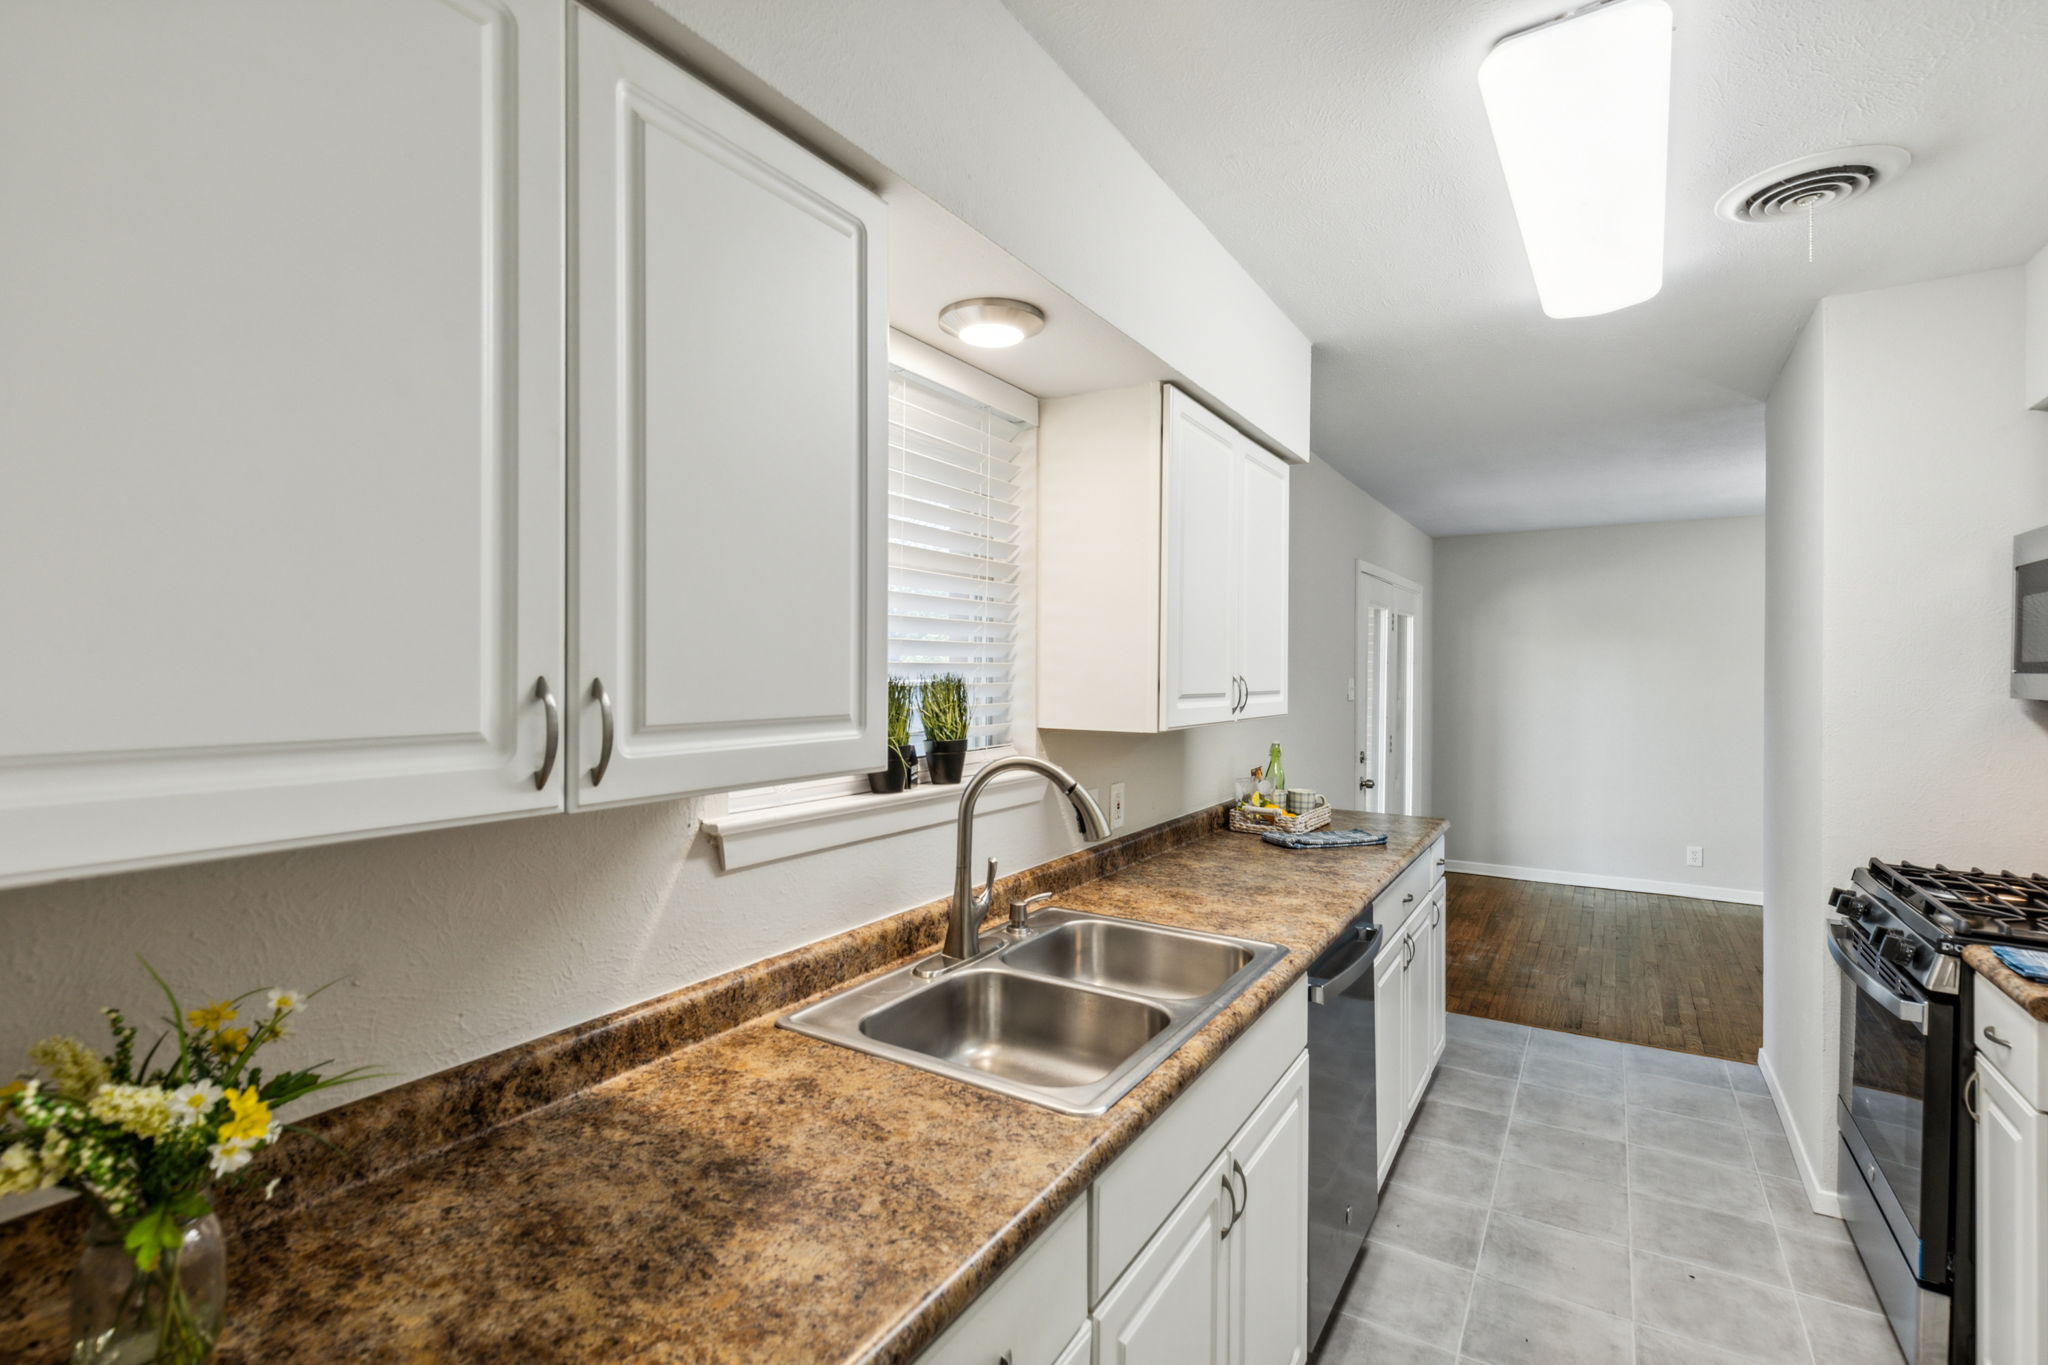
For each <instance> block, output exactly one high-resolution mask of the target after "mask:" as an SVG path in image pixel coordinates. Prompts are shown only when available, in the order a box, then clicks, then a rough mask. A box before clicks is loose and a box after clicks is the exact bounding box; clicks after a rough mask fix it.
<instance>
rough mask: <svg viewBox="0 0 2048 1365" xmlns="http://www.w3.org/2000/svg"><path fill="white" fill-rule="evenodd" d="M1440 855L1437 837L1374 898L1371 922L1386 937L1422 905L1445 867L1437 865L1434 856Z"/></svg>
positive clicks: (1391, 935)
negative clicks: (1380, 929) (1381, 930)
mask: <svg viewBox="0 0 2048 1365" xmlns="http://www.w3.org/2000/svg"><path fill="white" fill-rule="evenodd" d="M1443 856H1444V841H1443V840H1441V839H1438V840H1437V841H1436V842H1435V843H1433V844H1431V845H1430V846H1429V847H1428V848H1426V849H1424V850H1423V851H1422V853H1421V855H1420V856H1419V857H1417V858H1416V859H1415V861H1414V862H1412V863H1410V864H1408V866H1406V867H1404V868H1402V869H1401V875H1400V876H1398V877H1396V878H1394V880H1393V881H1392V882H1390V883H1388V885H1387V889H1386V890H1384V891H1382V892H1380V894H1379V895H1378V896H1376V897H1374V898H1373V913H1372V918H1373V922H1374V923H1376V924H1378V925H1380V926H1381V928H1382V929H1383V930H1384V932H1385V936H1386V937H1387V938H1391V937H1393V936H1394V935H1395V934H1396V933H1398V932H1400V930H1401V928H1402V927H1403V926H1404V925H1406V924H1407V923H1408V920H1409V919H1410V917H1411V916H1413V915H1414V914H1415V912H1416V911H1417V910H1419V909H1421V908H1422V903H1423V902H1424V901H1425V900H1427V899H1429V889H1430V888H1431V887H1433V886H1435V885H1436V883H1437V880H1438V879H1439V878H1440V877H1442V876H1443V871H1444V870H1443V869H1442V868H1441V867H1438V866H1437V859H1439V858H1441V857H1443ZM1382 941H1384V940H1382Z"/></svg>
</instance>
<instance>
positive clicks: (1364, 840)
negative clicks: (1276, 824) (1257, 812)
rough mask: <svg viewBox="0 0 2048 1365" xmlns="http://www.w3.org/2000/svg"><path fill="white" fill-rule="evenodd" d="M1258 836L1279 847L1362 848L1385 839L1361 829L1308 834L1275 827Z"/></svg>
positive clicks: (1322, 831)
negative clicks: (1269, 831) (1292, 832)
mask: <svg viewBox="0 0 2048 1365" xmlns="http://www.w3.org/2000/svg"><path fill="white" fill-rule="evenodd" d="M1259 837H1260V838H1262V839H1264V840H1265V841H1266V842H1267V843H1269V844H1278V845H1279V846H1280V847H1281V848H1364V847H1367V846H1369V845H1372V844H1384V843H1385V842H1386V841H1387V836H1386V835H1384V834H1367V833H1366V832H1365V831H1364V830H1362V829H1319V830H1316V831H1314V832H1313V833H1310V834H1289V833H1287V831H1285V830H1279V829H1276V830H1274V831H1272V832H1271V833H1269V834H1262V835H1260V836H1259Z"/></svg>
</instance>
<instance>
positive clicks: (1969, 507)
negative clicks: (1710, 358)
mask: <svg viewBox="0 0 2048 1365" xmlns="http://www.w3.org/2000/svg"><path fill="white" fill-rule="evenodd" d="M2023 291H2024V275H2023V272H2022V271H2021V270H2020V269H2018V268H2014V269H2010V270H1998V271H1989V272H1984V273H1980V274H1974V275H1964V276H1959V277H1956V278H1953V279H1945V280H1935V281H1932V282H1929V283H1926V284H1916V285H1908V286H1904V287H1901V288H1897V289H1885V290H1877V291H1873V292H1870V293H1864V294H1850V295H1842V296H1838V297H1834V298H1830V299H1828V300H1826V301H1825V302H1823V303H1822V305H1821V308H1820V311H1819V314H1818V316H1817V318H1816V320H1815V322H1814V323H1812V324H1810V325H1809V327H1808V330H1807V333H1806V335H1805V337H1804V338H1803V339H1802V341H1801V343H1800V346H1799V348H1798V349H1797V350H1795V352H1794V353H1793V357H1792V360H1791V362H1790V364H1788V366H1787V368H1786V371H1785V373H1784V375H1783V376H1781V378H1780V380H1779V384H1778V388H1777V390H1776V391H1774V392H1773V394H1772V398H1771V406H1772V423H1771V447H1770V456H1769V458H1770V462H1771V468H1772V474H1771V477H1772V483H1771V499H1772V502H1771V511H1770V517H1771V520H1772V523H1773V525H1772V528H1771V544H1772V549H1773V553H1772V559H1771V583H1770V592H1771V595H1772V603H1773V612H1774V613H1782V614H1781V615H1777V616H1775V617H1774V622H1773V625H1774V629H1773V631H1772V646H1773V649H1772V653H1773V658H1772V663H1771V672H1770V676H1771V688H1772V693H1771V697H1770V702H1769V704H1770V706H1771V707H1772V709H1773V712H1774V715H1773V727H1772V741H1773V778H1774V781H1775V780H1777V779H1778V778H1779V777H1780V776H1781V770H1782V775H1783V776H1784V777H1785V778H1787V779H1789V785H1788V787H1787V789H1786V790H1785V791H1782V792H1780V793H1779V798H1780V805H1779V807H1778V808H1777V809H1776V810H1774V813H1773V820H1772V829H1771V837H1772V840H1773V843H1774V848H1773V853H1772V863H1773V869H1774V871H1773V877H1772V886H1771V898H1770V899H1769V900H1768V901H1767V902H1766V905H1765V914H1764V918H1765V935H1766V943H1767V954H1768V956H1767V957H1766V961H1765V978H1764V979H1765V992H1766V1003H1765V1036H1764V1051H1765V1054H1766V1056H1767V1057H1768V1059H1769V1062H1770V1065H1771V1068H1772V1070H1773V1072H1774V1073H1775V1074H1776V1076H1777V1077H1778V1080H1779V1082H1780V1093H1781V1096H1782V1098H1783V1101H1784V1108H1785V1109H1786V1110H1787V1113H1788V1117H1790V1118H1791V1119H1792V1120H1793V1125H1794V1126H1795V1127H1796V1128H1797V1129H1798V1130H1799V1131H1798V1133H1797V1135H1796V1136H1797V1139H1798V1140H1799V1142H1800V1143H1801V1145H1802V1147H1803V1149H1804V1150H1803V1156H1804V1158H1805V1160H1806V1161H1807V1162H1808V1164H1809V1168H1810V1170H1811V1171H1812V1173H1813V1177H1814V1180H1815V1182H1816V1183H1818V1184H1819V1185H1820V1186H1821V1187H1822V1188H1823V1190H1824V1191H1825V1190H1826V1189H1829V1188H1831V1187H1832V1184H1833V1175H1834V1165H1835V1163H1834V1150H1835V1148H1834V1144H1835V1138H1834V1124H1833V1111H1832V1105H1833V1096H1834V1085H1835V1067H1836V1064H1837V1060H1836V1059H1837V1052H1838V1048H1837V1043H1838V1039H1837V1037H1836V1028H1835V1025H1834V1022H1833V1014H1832V1011H1833V1009H1834V1003H1833V1002H1834V1000H1835V987H1836V983H1835V981H1834V971H1833V969H1832V967H1831V966H1830V965H1829V964H1828V960H1827V957H1826V952H1825V949H1824V947H1823V944H1822V938H1821V935H1822V931H1823V925H1824V923H1825V920H1826V915H1827V904H1826V899H1825V897H1826V893H1827V890H1828V888H1829V887H1830V886H1831V885H1834V884H1837V883H1839V882H1841V881H1842V880H1843V879H1844V878H1846V877H1847V876H1848V874H1849V873H1850V872H1851V871H1852V870H1853V869H1854V868H1855V867H1856V866H1857V865H1858V864H1860V863H1862V862H1863V861H1864V860H1865V859H1868V858H1871V857H1883V858H1887V859H1896V858H1910V859H1913V860H1914V861H1917V862H1930V863H1931V862H1937V861H1939V862H1946V863H1950V864H1964V865H1969V864H1981V865H1983V866H1986V867H1994V868H1997V867H2011V868H2016V869H2019V870H2023V871H2040V870H2043V869H2048V840H2044V838H2043V835H2042V831H2043V829H2044V828H2048V705H2044V704H2040V703H2030V702H2017V701H2013V700H2011V699H2010V698H2009V697H2008V696H2007V695H2006V684H2007V671H2008V667H2009V662H2008V661H2009V659H2010V651H2011V637H2010V632H2011V629H2012V619H2011V617H2012V607H2011V597H2012V537H2013V535H2014V534H2015V533H2017V532H2020V531H2024V530H2028V529H2031V528H2033V527H2035V526H2039V525H2041V524H2042V523H2044V522H2048V416H2044V415H2043V414H2041V413H2036V412H2029V411H2027V410H2026V409H2025V408H2024V407H2023V406H2022V404H2021V403H2020V401H2019V400H2018V396H2017V395H2018V392H2019V390H2018V388H2017V387H2016V378H2017V376H2018V375H2019V374H2020V373H2021V366H2022V364H2023V349H2024V347H2023V332H2024V324H2023V312H2024V310H2023ZM1816 409H1817V411H1818V416H1817V418H1816ZM1781 489H1783V490H1784V492H1785V499H1784V501H1783V502H1780V501H1779V493H1780V490H1781ZM1816 557H1817V562H1816ZM1781 597H1782V598H1783V601H1782V603H1781V601H1780V599H1781ZM1816 599H1817V610H1816ZM1816 763H1817V765H1818V780H1817V781H1816V780H1814V779H1813V777H1812V775H1811V770H1812V768H1813V766H1814V765H1815V764H1816Z"/></svg>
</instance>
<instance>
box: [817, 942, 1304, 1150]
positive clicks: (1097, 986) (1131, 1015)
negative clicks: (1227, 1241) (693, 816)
mask: <svg viewBox="0 0 2048 1365" xmlns="http://www.w3.org/2000/svg"><path fill="white" fill-rule="evenodd" d="M1027 930H1028V932H1027V933H1026V934H1025V935H1024V936H1023V937H1022V938H1017V937H1014V936H1013V935H1012V933H1011V931H1009V930H996V931H994V932H993V933H991V935H990V938H991V943H990V949H989V951H988V952H986V953H984V954H983V955H982V956H981V957H978V958H976V959H974V960H973V961H972V962H966V963H962V964H960V965H958V966H956V967H953V968H951V969H950V970H948V971H945V972H944V973H942V974H940V975H938V976H932V977H922V976H919V975H917V971H916V967H915V966H908V967H899V968H897V969H896V970H894V971H891V972H886V973H884V974H883V975H881V976H878V977H874V978H872V979H870V980H867V981H862V982H859V983H857V984H855V985H852V986H848V987H846V988H845V989H844V990H840V991H837V992H835V993H833V994H831V995H828V996H826V997H825V998H824V999H822V1000H818V1001H815V1002H813V1003H812V1004H809V1005H806V1006H804V1007H803V1008H802V1009H800V1010H797V1011H795V1012H794V1013H791V1014H786V1015H784V1016H783V1017H782V1018H781V1019H780V1020H778V1021H777V1022H778V1023H780V1024H781V1026H782V1027H783V1028H786V1029H790V1030H793V1031H794V1032H797V1033H802V1034H805V1035H807V1036H809V1037H812V1038H820V1039H823V1040H824V1041H826V1042H828V1043H836V1044H838V1045H839V1046H841V1047H847V1048H852V1049H854V1050H855V1051H857V1052H866V1053H871V1054H873V1055H874V1056H877V1057H887V1058H889V1059H890V1060H891V1061H896V1062H901V1063H903V1064H904V1065H906V1066H914V1067H917V1068H918V1069H920V1070H923V1071H932V1072H936V1073H938V1074H939V1075H942V1076H949V1077H951V1078H953V1079H954V1080H958V1081H963V1082H965V1083H967V1084H968V1085H975V1086H980V1087H981V1088H982V1089H984V1090H994V1091H997V1092H999V1093H1002V1094H1005V1095H1012V1096H1015V1097H1016V1098H1018V1099H1021V1100H1028V1101H1030V1102H1031V1103H1032V1104H1038V1105H1043V1106H1045V1107H1046V1108H1048V1109H1056V1110H1058V1111H1060V1112H1061V1113H1063V1114H1100V1113H1102V1112H1103V1111H1104V1110H1106V1109H1108V1108H1109V1106H1111V1105H1112V1104H1115V1103H1116V1102H1117V1101H1118V1100H1120V1099H1122V1098H1123V1097H1124V1096H1125V1095H1127V1094H1129V1093H1130V1091H1131V1088H1132V1087H1133V1086H1135V1085H1136V1084H1137V1083H1138V1082H1139V1081H1142V1080H1144V1079H1145V1077H1146V1076H1147V1075H1149V1074H1150V1073H1151V1071H1152V1069H1153V1068H1154V1067H1156V1066H1158V1065H1159V1064H1160V1063H1161V1062H1163V1061H1165V1060H1166V1059H1167V1058H1168V1057H1170V1056H1172V1055H1173V1052H1174V1050H1175V1049H1176V1048H1178V1047H1179V1046H1180V1045H1181V1044H1182V1043H1185V1042H1186V1041H1187V1040H1188V1039H1189V1038H1191V1037H1193V1036H1194V1034H1195V1032H1196V1031H1197V1030H1198V1029H1200V1028H1201V1027H1202V1025H1204V1024H1206V1023H1208V1022H1209V1021H1210V1020H1211V1019H1213V1018H1215V1017H1216V1015H1217V1014H1218V1013H1219V1012H1220V1011H1221V1010H1222V1009H1223V1007H1224V1006H1226V1005H1228V1004H1229V1003H1230V1002H1231V1001H1232V1000H1235V999H1236V998H1237V997H1238V996H1239V995H1240V994H1242V993H1243V991H1244V989H1245V987H1247V986H1249V985H1251V983H1252V982H1254V981H1256V980H1258V978H1259V977H1260V976H1261V975H1263V974H1264V973H1265V972H1266V971H1268V970H1269V969H1270V968H1271V967H1272V966H1273V965H1274V964H1275V963H1277V962H1279V961H1280V959H1282V958H1284V957H1286V956H1287V950H1286V949H1285V948H1282V947H1280V946H1278V945H1277V944H1272V943H1258V942H1254V941H1253V940H1251V939H1242V938H1229V937H1226V936H1224V935H1221V934H1198V933H1192V932H1189V931H1187V930H1183V929H1169V928H1166V927H1165V926H1163V925H1156V924H1142V923H1139V922H1138V921H1136V920H1120V919H1112V918H1109V917H1107V916H1103V915H1086V914H1080V913H1077V912H1075V911H1072V910H1059V909H1049V910H1041V911H1039V912H1038V913H1036V914H1034V915H1033V916H1031V919H1030V922H1029V924H1028V926H1027Z"/></svg>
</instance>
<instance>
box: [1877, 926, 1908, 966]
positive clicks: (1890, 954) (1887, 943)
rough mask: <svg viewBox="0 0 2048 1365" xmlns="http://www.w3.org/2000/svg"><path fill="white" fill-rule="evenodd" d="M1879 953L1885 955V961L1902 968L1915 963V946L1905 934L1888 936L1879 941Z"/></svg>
mask: <svg viewBox="0 0 2048 1365" xmlns="http://www.w3.org/2000/svg"><path fill="white" fill-rule="evenodd" d="M1877 951H1878V952H1879V953H1881V954H1883V956H1884V960H1885V961H1887V962H1895V963H1897V964H1898V965H1899V966H1901V967H1908V966H1911V965H1912V963H1913V945H1912V943H1911V941H1909V940H1908V939H1907V938H1906V936H1905V935H1903V934H1886V935H1885V936H1884V937H1883V938H1881V939H1879V940H1878V943H1877Z"/></svg>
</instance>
